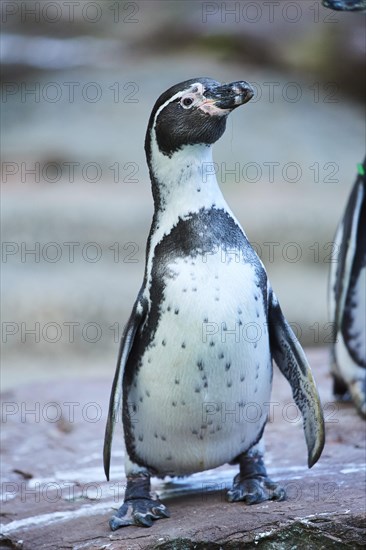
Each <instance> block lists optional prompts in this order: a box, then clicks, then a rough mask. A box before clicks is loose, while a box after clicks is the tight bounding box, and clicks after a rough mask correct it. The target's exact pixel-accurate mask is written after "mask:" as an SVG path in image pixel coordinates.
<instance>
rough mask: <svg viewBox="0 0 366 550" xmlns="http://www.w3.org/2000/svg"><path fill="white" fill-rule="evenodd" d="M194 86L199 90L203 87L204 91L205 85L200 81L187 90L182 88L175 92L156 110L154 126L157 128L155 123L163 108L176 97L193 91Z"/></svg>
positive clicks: (179, 97) (178, 97)
mask: <svg viewBox="0 0 366 550" xmlns="http://www.w3.org/2000/svg"><path fill="white" fill-rule="evenodd" d="M192 87H193V88H197V91H198V90H199V89H200V88H202V92H203V89H204V88H203V85H202V84H201V83H200V82H196V83H194V84H191V85H190V86H189V88H186V89H185V90H182V91H180V92H177V93H176V94H174V95H173V96H172V97H171V98H170V99H168V100H167V101H166V102H165V103H163V105H161V107H159V109H158V110H157V111H156V114H155V117H154V124H153V128H155V124H156V120H157V118H158V116H159V115H160V113H161V111H162V110H163V109H165V107H166V106H167V105H169V103H173V102H174V101H175V100H176V99H181V98H182V97H183V96H184V95H185V94H187V93H189V92H191V93H192Z"/></svg>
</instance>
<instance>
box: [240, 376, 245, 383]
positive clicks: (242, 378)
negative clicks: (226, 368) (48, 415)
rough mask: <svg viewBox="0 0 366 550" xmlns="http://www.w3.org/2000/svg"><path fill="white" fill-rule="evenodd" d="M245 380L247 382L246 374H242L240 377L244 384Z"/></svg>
mask: <svg viewBox="0 0 366 550" xmlns="http://www.w3.org/2000/svg"><path fill="white" fill-rule="evenodd" d="M244 380H245V374H241V375H240V382H244Z"/></svg>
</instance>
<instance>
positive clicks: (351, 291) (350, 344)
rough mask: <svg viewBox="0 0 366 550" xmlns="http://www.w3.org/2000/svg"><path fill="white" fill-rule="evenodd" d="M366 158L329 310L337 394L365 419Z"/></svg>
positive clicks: (341, 231) (341, 237)
mask: <svg viewBox="0 0 366 550" xmlns="http://www.w3.org/2000/svg"><path fill="white" fill-rule="evenodd" d="M365 171H366V159H365V161H364V163H363V166H362V165H359V174H358V176H357V179H356V182H355V184H354V186H353V188H352V191H351V194H350V197H349V199H348V203H347V206H346V210H345V212H344V215H343V218H342V221H341V223H340V224H339V226H338V229H337V232H336V236H335V247H336V251H337V256H336V258H335V262H334V263H333V264H331V272H330V285H329V286H330V288H329V311H330V318H331V320H332V322H333V323H334V338H333V340H334V341H333V343H332V350H331V370H332V374H333V379H334V393H335V394H336V395H338V396H344V395H345V394H346V393H347V392H349V393H350V395H351V398H352V400H353V402H354V404H355V406H356V408H357V410H358V412H359V413H360V414H361V416H364V417H366V175H365Z"/></svg>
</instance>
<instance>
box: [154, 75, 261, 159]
mask: <svg viewBox="0 0 366 550" xmlns="http://www.w3.org/2000/svg"><path fill="white" fill-rule="evenodd" d="M252 97H253V89H252V88H251V86H250V85H249V84H248V83H247V82H245V81H239V82H231V83H230V84H221V83H220V82H217V81H216V80H212V79H211V78H193V79H191V80H186V81H184V82H181V83H179V84H176V85H175V86H172V87H171V88H169V89H168V90H167V91H166V92H164V93H163V94H162V95H161V96H160V97H159V99H158V100H157V102H156V103H155V105H154V108H153V110H152V113H151V116H150V120H149V124H148V128H147V133H146V139H145V151H146V155H147V159H148V162H149V161H150V160H151V146H152V141H154V142H155V144H156V146H157V148H158V151H159V152H160V153H161V154H163V155H166V156H168V157H171V156H172V155H173V154H174V153H175V152H176V151H178V150H180V149H182V148H183V147H185V146H187V145H196V144H202V145H211V144H212V143H215V141H217V140H218V139H219V138H220V137H221V136H222V134H223V133H224V131H225V127H226V118H227V116H228V115H229V113H230V112H231V111H232V110H233V109H235V108H236V107H239V105H243V104H244V103H247V101H249V100H250V99H251V98H252Z"/></svg>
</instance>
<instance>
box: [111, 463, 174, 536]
mask: <svg viewBox="0 0 366 550" xmlns="http://www.w3.org/2000/svg"><path fill="white" fill-rule="evenodd" d="M168 517H170V514H169V511H168V509H167V508H166V507H165V506H164V504H162V503H161V502H160V500H159V499H158V497H157V495H156V494H155V493H152V492H151V491H150V476H149V474H148V473H145V472H140V473H137V474H130V475H128V476H127V486H126V492H125V500H124V503H123V504H122V506H121V507H120V508H119V510H118V512H117V514H116V515H115V516H113V517H112V518H111V519H110V521H109V526H110V528H111V529H112V531H116V529H119V528H120V527H127V526H128V525H138V526H140V527H151V526H152V523H153V520H155V519H161V518H168Z"/></svg>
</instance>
